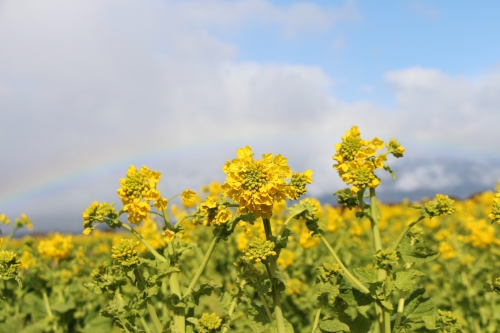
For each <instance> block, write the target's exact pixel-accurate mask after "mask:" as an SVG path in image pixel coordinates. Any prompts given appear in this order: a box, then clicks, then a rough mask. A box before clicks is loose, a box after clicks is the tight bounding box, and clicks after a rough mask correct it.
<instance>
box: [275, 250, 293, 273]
mask: <svg viewBox="0 0 500 333" xmlns="http://www.w3.org/2000/svg"><path fill="white" fill-rule="evenodd" d="M296 256H297V255H296V254H295V252H293V251H290V250H287V249H283V250H281V253H280V256H279V258H278V260H277V261H276V263H277V264H278V265H279V266H280V267H281V268H283V269H285V268H287V267H288V266H291V265H293V263H294V262H295V257H296Z"/></svg>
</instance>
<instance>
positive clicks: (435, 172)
mask: <svg viewBox="0 0 500 333" xmlns="http://www.w3.org/2000/svg"><path fill="white" fill-rule="evenodd" d="M461 183H462V180H461V177H460V176H459V175H457V174H455V173H450V172H449V171H447V170H445V167H444V166H443V165H440V164H431V165H422V166H419V167H417V168H415V169H414V170H412V171H406V172H404V173H403V174H402V175H401V177H400V178H399V179H398V181H397V183H396V186H395V188H396V189H398V190H402V191H406V192H410V191H415V190H419V189H432V190H442V189H447V188H451V187H454V186H458V185H460V184H461Z"/></svg>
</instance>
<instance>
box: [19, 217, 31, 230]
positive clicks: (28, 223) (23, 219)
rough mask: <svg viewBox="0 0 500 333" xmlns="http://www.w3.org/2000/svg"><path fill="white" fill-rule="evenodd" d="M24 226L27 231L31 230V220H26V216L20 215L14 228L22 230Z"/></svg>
mask: <svg viewBox="0 0 500 333" xmlns="http://www.w3.org/2000/svg"><path fill="white" fill-rule="evenodd" d="M24 226H25V227H26V228H28V229H29V230H31V229H33V224H32V223H31V220H30V219H29V218H28V216H26V214H24V213H22V214H21V216H20V217H18V218H17V219H16V227H17V228H22V227H24Z"/></svg>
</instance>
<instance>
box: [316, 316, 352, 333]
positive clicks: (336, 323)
mask: <svg viewBox="0 0 500 333" xmlns="http://www.w3.org/2000/svg"><path fill="white" fill-rule="evenodd" d="M318 326H319V329H320V330H321V332H350V331H351V329H350V328H349V326H347V325H346V324H344V323H342V322H340V320H338V319H336V318H335V319H333V320H323V321H320V322H319V325H318Z"/></svg>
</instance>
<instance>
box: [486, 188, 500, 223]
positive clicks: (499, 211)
mask: <svg viewBox="0 0 500 333" xmlns="http://www.w3.org/2000/svg"><path fill="white" fill-rule="evenodd" d="M488 218H489V219H490V220H492V221H494V222H497V223H498V224H500V191H498V192H497V193H496V194H495V199H494V200H493V205H492V206H491V213H490V214H488Z"/></svg>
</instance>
